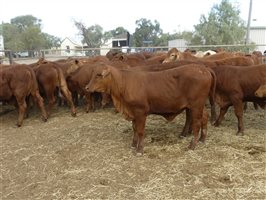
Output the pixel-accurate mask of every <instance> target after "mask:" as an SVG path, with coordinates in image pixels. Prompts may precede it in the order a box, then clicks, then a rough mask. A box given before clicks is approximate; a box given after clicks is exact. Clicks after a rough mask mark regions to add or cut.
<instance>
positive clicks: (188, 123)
mask: <svg viewBox="0 0 266 200" xmlns="http://www.w3.org/2000/svg"><path fill="white" fill-rule="evenodd" d="M191 122H192V121H191V110H190V109H188V108H187V109H186V122H185V125H184V127H183V130H182V132H181V134H180V135H179V137H180V138H183V137H186V136H187V134H188V133H189V131H190V127H191Z"/></svg>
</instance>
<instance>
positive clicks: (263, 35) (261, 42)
mask: <svg viewBox="0 0 266 200" xmlns="http://www.w3.org/2000/svg"><path fill="white" fill-rule="evenodd" d="M249 38H250V42H254V43H255V44H256V45H258V46H257V47H256V50H257V51H261V52H262V53H263V52H264V51H265V50H266V26H254V27H250V31H249Z"/></svg>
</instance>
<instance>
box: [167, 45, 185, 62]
mask: <svg viewBox="0 0 266 200" xmlns="http://www.w3.org/2000/svg"><path fill="white" fill-rule="evenodd" d="M180 56H181V52H180V51H178V50H177V49H176V48H172V49H171V50H169V51H168V53H167V57H166V58H165V59H164V61H163V63H169V62H174V61H176V60H180Z"/></svg>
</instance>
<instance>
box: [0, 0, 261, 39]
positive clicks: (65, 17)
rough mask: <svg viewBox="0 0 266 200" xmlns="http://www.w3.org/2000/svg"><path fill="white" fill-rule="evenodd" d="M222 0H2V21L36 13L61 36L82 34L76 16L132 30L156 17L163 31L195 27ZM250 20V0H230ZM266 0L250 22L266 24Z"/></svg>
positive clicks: (87, 22)
mask: <svg viewBox="0 0 266 200" xmlns="http://www.w3.org/2000/svg"><path fill="white" fill-rule="evenodd" d="M221 1H222V0H134V1H127V0H74V1H69V0H66V1H63V0H42V1H40V0H11V1H4V0H0V5H1V9H0V23H1V22H4V23H10V20H11V19H12V18H15V17H17V16H21V15H33V16H34V17H36V18H38V19H41V20H42V31H43V32H45V33H48V34H50V35H54V36H57V37H59V38H61V39H64V38H65V37H70V38H76V39H77V38H79V37H78V30H77V28H76V27H75V26H74V20H76V21H80V22H82V23H84V24H85V25H86V27H89V26H92V25H95V24H98V25H100V26H101V27H103V30H104V31H109V30H113V29H115V28H117V27H119V26H122V27H124V28H125V29H127V30H128V31H129V32H130V33H133V32H134V31H135V28H136V24H135V22H136V20H138V19H141V18H146V19H148V20H151V21H152V22H153V23H154V20H157V21H158V22H159V23H160V27H161V29H162V30H163V32H164V33H175V32H180V31H184V30H187V31H192V30H193V29H194V25H196V24H199V19H200V16H201V15H202V14H204V15H205V16H208V13H209V12H210V11H211V8H212V7H213V6H214V4H220V3H221ZM230 2H231V3H232V4H233V5H234V6H236V7H238V8H239V9H240V11H241V13H240V17H241V18H242V19H243V20H245V21H246V22H247V20H248V12H249V3H250V0H230ZM265 8H266V0H253V6H252V17H251V18H252V21H251V26H266V18H265Z"/></svg>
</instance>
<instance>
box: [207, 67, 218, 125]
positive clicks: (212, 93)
mask: <svg viewBox="0 0 266 200" xmlns="http://www.w3.org/2000/svg"><path fill="white" fill-rule="evenodd" d="M208 71H209V72H210V74H211V76H212V84H211V89H210V92H209V101H210V104H211V123H212V124H213V123H214V121H215V120H216V110H215V90H216V81H217V78H216V75H215V72H214V71H213V70H212V69H211V68H208Z"/></svg>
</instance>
